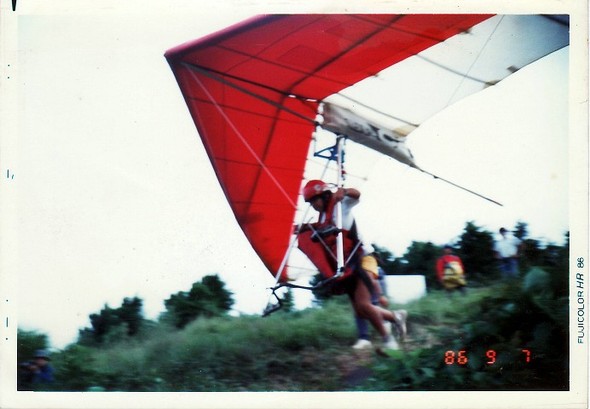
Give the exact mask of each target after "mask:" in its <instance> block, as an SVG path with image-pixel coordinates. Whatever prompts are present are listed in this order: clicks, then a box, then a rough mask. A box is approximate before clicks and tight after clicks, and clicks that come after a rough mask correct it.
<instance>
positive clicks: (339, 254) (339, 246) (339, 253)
mask: <svg viewBox="0 0 590 409" xmlns="http://www.w3.org/2000/svg"><path fill="white" fill-rule="evenodd" d="M343 144H344V137H343V136H338V139H337V140H336V155H337V163H338V177H337V188H338V189H340V188H342V187H343V185H344V180H343V177H342V168H343V166H344V165H343V163H342V162H343V160H342V158H343ZM336 227H337V228H338V235H337V236H336V262H337V263H338V264H337V271H336V274H337V275H340V274H342V273H343V271H344V238H343V236H342V201H341V200H339V201H338V202H337V203H336Z"/></svg>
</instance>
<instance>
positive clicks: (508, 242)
mask: <svg viewBox="0 0 590 409" xmlns="http://www.w3.org/2000/svg"><path fill="white" fill-rule="evenodd" d="M500 236H501V239H500V240H499V241H497V242H496V243H495V245H494V253H495V256H496V259H498V261H499V262H500V271H501V273H502V277H503V278H516V277H518V274H519V272H518V257H520V250H521V247H522V241H521V240H520V239H518V238H517V237H514V236H513V235H512V234H509V232H508V230H506V229H505V228H504V227H502V228H501V229H500Z"/></svg>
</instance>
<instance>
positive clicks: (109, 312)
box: [78, 297, 144, 345]
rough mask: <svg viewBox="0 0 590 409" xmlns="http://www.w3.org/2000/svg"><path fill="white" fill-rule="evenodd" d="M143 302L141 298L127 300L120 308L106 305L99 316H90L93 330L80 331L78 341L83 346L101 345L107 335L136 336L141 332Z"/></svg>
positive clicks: (124, 300)
mask: <svg viewBox="0 0 590 409" xmlns="http://www.w3.org/2000/svg"><path fill="white" fill-rule="evenodd" d="M142 307H143V301H142V300H141V298H138V297H133V298H125V299H123V303H122V304H121V306H120V307H119V308H111V307H109V306H108V305H107V304H105V306H104V308H103V309H102V310H100V312H99V313H97V314H90V316H89V318H90V325H91V328H84V329H82V330H80V331H79V335H78V339H79V341H80V343H81V344H83V345H94V344H101V343H103V342H104V341H105V339H106V337H107V335H109V334H111V335H112V334H113V333H117V334H118V333H120V332H122V333H123V334H125V335H127V336H131V337H132V336H135V335H137V333H138V332H139V330H140V328H141V325H142V323H143V322H144V317H143V311H142Z"/></svg>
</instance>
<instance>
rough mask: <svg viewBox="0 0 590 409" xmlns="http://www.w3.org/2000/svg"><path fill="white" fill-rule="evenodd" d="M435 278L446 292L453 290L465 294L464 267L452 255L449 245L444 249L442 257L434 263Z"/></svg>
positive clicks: (458, 259) (457, 257)
mask: <svg viewBox="0 0 590 409" xmlns="http://www.w3.org/2000/svg"><path fill="white" fill-rule="evenodd" d="M436 278H437V279H438V281H439V283H440V284H441V285H442V286H443V288H444V289H445V290H447V291H448V292H451V291H453V290H455V289H457V290H459V291H461V292H465V287H466V286H467V280H465V267H464V266H463V261H461V259H460V258H459V256H456V255H454V254H453V248H452V247H451V246H450V245H446V246H445V247H444V250H443V255H442V256H441V257H439V259H438V260H437V261H436Z"/></svg>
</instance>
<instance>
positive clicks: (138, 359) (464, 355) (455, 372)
mask: <svg viewBox="0 0 590 409" xmlns="http://www.w3.org/2000/svg"><path fill="white" fill-rule="evenodd" d="M550 282H551V280H550V277H549V278H548V276H547V273H545V272H543V271H541V270H533V271H532V272H530V273H529V274H528V275H527V277H526V278H524V279H522V280H515V281H512V282H508V283H499V284H496V285H493V286H490V287H482V288H471V289H469V290H468V292H467V294H466V295H461V294H453V295H448V294H445V293H443V292H439V291H434V292H432V293H430V294H428V295H427V296H426V297H424V298H423V299H421V300H418V301H415V302H413V303H410V304H408V305H404V306H403V308H406V309H407V310H408V311H409V314H410V316H409V320H408V332H409V336H408V339H407V341H406V342H405V343H404V344H403V349H402V350H400V351H396V352H395V353H393V354H392V356H390V357H388V358H383V357H379V356H377V355H376V354H375V353H374V351H372V350H365V351H354V350H353V349H352V348H351V347H350V346H351V345H352V344H353V343H354V342H355V337H356V334H355V327H354V322H353V317H352V313H351V308H350V306H349V304H348V300H347V299H346V297H345V296H344V297H336V298H335V299H331V300H329V301H327V302H326V303H325V305H324V306H323V307H321V308H313V309H308V310H305V311H298V312H292V313H285V312H277V313H275V314H273V315H272V316H270V317H266V318H261V317H259V316H242V317H223V318H212V319H198V320H196V321H194V322H192V323H191V324H189V325H188V326H187V327H185V328H184V329H182V330H177V329H173V328H171V327H167V326H165V325H164V324H155V323H154V324H153V325H152V327H151V329H150V330H149V331H147V335H145V336H143V337H141V338H140V339H133V338H130V339H127V340H124V341H117V342H110V343H107V344H106V345H104V346H101V347H100V348H89V347H83V346H80V345H77V344H75V345H71V346H69V347H68V348H66V350H64V351H62V352H60V353H58V354H55V356H54V359H53V365H54V367H55V369H56V376H57V381H56V383H55V384H54V385H53V386H52V389H54V390H55V389H57V390H105V391H343V390H365V391H369V390H487V389H511V390H531V389H552V390H562V389H567V387H568V384H567V382H568V381H567V379H568V375H567V374H568V367H567V363H568V352H567V339H568V338H567V337H568V318H567V317H568V316H567V298H565V299H564V298H559V297H558V296H557V295H556V294H554V293H553V292H552V291H551V286H550ZM392 307H394V308H395V306H392ZM523 350H525V351H529V352H528V353H527V352H523ZM447 351H452V353H450V352H447ZM459 351H464V352H461V353H460V352H459ZM490 351H492V352H490ZM529 354H530V355H529ZM445 358H446V362H445ZM490 362H493V363H490Z"/></svg>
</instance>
